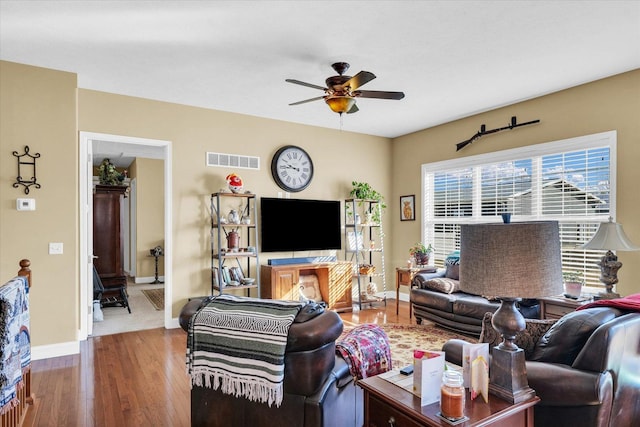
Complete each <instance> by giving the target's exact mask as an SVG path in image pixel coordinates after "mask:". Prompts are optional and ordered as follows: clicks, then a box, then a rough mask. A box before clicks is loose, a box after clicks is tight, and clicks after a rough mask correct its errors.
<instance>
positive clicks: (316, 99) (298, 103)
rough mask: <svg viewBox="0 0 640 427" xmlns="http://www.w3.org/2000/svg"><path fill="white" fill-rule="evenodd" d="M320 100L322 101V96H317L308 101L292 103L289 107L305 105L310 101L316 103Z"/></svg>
mask: <svg viewBox="0 0 640 427" xmlns="http://www.w3.org/2000/svg"><path fill="white" fill-rule="evenodd" d="M320 99H324V96H317V97H315V98H310V99H305V100H304V101H298V102H293V103H291V104H289V105H300V104H306V103H307V102H311V101H318V100H320Z"/></svg>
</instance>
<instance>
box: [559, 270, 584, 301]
mask: <svg viewBox="0 0 640 427" xmlns="http://www.w3.org/2000/svg"><path fill="white" fill-rule="evenodd" d="M562 280H563V281H564V292H565V295H566V296H567V297H569V298H579V297H580V294H581V293H582V285H584V279H583V278H582V273H580V272H579V271H563V272H562Z"/></svg>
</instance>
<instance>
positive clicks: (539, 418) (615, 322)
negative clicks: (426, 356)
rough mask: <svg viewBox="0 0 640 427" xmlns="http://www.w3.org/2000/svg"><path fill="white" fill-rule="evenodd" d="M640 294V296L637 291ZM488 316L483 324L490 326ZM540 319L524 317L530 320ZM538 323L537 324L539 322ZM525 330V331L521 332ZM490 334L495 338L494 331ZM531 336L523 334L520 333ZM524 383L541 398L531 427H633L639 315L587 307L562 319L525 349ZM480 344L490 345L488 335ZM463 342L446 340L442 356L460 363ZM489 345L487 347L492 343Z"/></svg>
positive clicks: (638, 384)
mask: <svg viewBox="0 0 640 427" xmlns="http://www.w3.org/2000/svg"><path fill="white" fill-rule="evenodd" d="M639 296H640V294H639ZM490 318H491V316H490V315H488V316H487V318H486V319H485V322H484V330H483V337H484V336H485V335H491V334H485V330H489V328H491V326H490V321H491V319H490ZM534 322H544V321H527V329H529V326H530V323H534ZM538 326H539V325H538ZM525 332H528V331H525ZM493 334H494V335H495V336H496V337H495V338H497V333H495V331H494V332H493ZM522 335H525V336H528V338H531V335H530V334H528V333H525V334H522ZM522 338H526V337H522V336H521V335H519V336H518V338H516V343H518V340H519V339H521V343H520V344H519V345H520V347H522V348H524V349H525V358H526V360H527V361H526V370H527V378H528V381H529V386H530V387H531V388H532V389H534V390H535V391H536V394H537V395H538V397H540V399H541V400H540V402H539V403H538V404H537V405H536V406H535V408H534V411H535V416H534V418H535V425H536V426H540V427H554V426H562V427H566V426H581V427H589V426H598V427H605V426H607V427H632V426H637V425H638V422H639V421H640V313H637V312H629V311H624V310H619V309H617V308H611V307H592V308H587V309H584V310H579V311H575V312H572V313H569V314H567V315H565V316H564V317H562V318H561V319H560V320H558V321H557V322H555V323H554V324H553V325H551V326H550V327H549V329H548V330H547V331H546V332H545V333H543V334H541V336H540V337H539V338H538V339H537V340H533V341H532V342H531V344H532V346H531V347H530V348H525V346H524V345H523V343H527V342H528V340H527V339H522ZM482 341H483V342H491V343H492V344H493V343H495V342H496V341H495V339H493V338H489V339H484V340H482ZM463 344H464V341H462V340H450V341H448V342H447V343H446V344H445V345H444V347H443V350H444V351H445V357H446V360H447V361H449V362H451V363H455V364H460V363H461V361H462V345H463ZM492 344H490V347H491V345H492Z"/></svg>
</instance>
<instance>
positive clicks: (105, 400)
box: [26, 300, 415, 427]
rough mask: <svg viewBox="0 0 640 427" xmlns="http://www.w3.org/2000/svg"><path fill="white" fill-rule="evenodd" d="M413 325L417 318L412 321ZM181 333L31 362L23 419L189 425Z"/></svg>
mask: <svg viewBox="0 0 640 427" xmlns="http://www.w3.org/2000/svg"><path fill="white" fill-rule="evenodd" d="M340 316H341V317H342V319H343V320H344V321H345V323H347V322H351V323H358V324H359V323H378V324H384V323H411V322H410V320H409V304H408V303H406V302H400V314H399V315H396V304H395V300H390V301H388V302H387V306H386V308H385V307H384V306H380V307H379V308H373V309H364V307H363V310H362V311H357V310H356V311H354V312H353V313H342V314H341V315H340ZM414 323H415V320H414ZM186 338H187V336H186V333H185V332H184V331H183V330H182V329H170V330H166V329H164V328H160V329H149V330H145V331H137V332H126V333H122V334H115V335H107V336H101V337H95V338H89V339H88V340H87V341H84V342H82V343H81V344H80V354H79V355H74V356H63V357H56V358H51V359H45V360H37V361H34V362H33V365H32V371H33V374H32V386H31V390H32V392H33V393H34V394H35V402H36V403H35V408H34V409H35V410H34V411H32V412H31V414H30V416H29V419H27V424H26V425H34V426H51V427H54V426H55V427H64V426H70V427H71V426H73V427H93V426H96V427H98V426H100V427H102V426H105V427H111V426H114V427H115V426H117V427H125V426H136V427H137V426H154V427H160V426H167V427H169V426H171V427H181V426H189V425H190V424H191V415H190V399H189V396H190V387H189V381H188V377H187V374H186V365H185V350H186V341H187V339H186Z"/></svg>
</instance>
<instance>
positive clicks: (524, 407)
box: [358, 376, 540, 427]
mask: <svg viewBox="0 0 640 427" xmlns="http://www.w3.org/2000/svg"><path fill="white" fill-rule="evenodd" d="M358 385H359V386H360V387H362V389H363V390H364V425H365V426H378V427H382V426H403V427H423V426H428V427H434V426H437V427H448V426H451V424H450V423H448V422H446V421H445V420H443V419H441V418H440V417H439V416H438V415H437V413H438V412H440V404H439V403H433V404H431V405H426V406H422V407H421V406H420V398H419V397H418V396H415V395H414V394H413V393H411V392H409V391H407V390H405V389H403V388H402V387H399V386H397V385H395V384H392V383H390V382H389V381H386V380H384V379H382V378H380V377H379V376H375V377H369V378H366V379H364V380H361V381H358ZM539 400H540V398H539V397H534V398H533V399H531V400H527V401H526V402H521V403H516V404H511V403H509V402H506V401H504V400H501V399H499V398H497V397H495V396H493V395H491V396H489V402H488V403H485V402H484V400H483V399H482V397H479V398H477V399H476V400H473V401H472V400H471V397H470V395H469V392H468V391H467V398H466V406H465V415H466V416H467V417H469V420H468V421H465V422H464V423H462V424H460V425H461V426H464V427H471V426H524V427H533V406H534V405H535V404H536V403H538V401H539Z"/></svg>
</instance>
